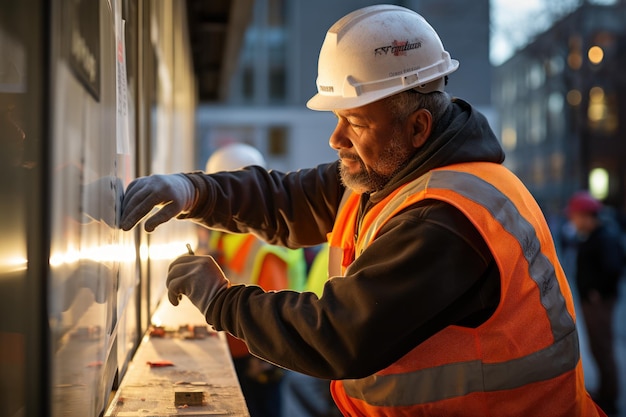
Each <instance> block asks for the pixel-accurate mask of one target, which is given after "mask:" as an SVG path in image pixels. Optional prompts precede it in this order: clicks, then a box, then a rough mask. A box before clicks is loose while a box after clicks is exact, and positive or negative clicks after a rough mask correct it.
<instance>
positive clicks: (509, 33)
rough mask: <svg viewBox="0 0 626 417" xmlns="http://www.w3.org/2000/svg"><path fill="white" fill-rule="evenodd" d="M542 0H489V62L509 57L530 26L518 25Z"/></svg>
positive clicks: (541, 3)
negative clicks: (490, 31)
mask: <svg viewBox="0 0 626 417" xmlns="http://www.w3.org/2000/svg"><path fill="white" fill-rule="evenodd" d="M557 1H558V0H557ZM543 2H544V0H522V1H516V0H491V13H492V15H491V19H492V23H491V30H492V35H491V62H492V63H493V64H494V65H498V64H500V63H502V62H504V61H506V59H507V58H509V57H510V56H511V55H512V54H513V52H514V51H515V49H516V44H517V43H518V42H520V40H518V38H520V39H526V38H527V36H528V35H527V33H528V30H529V29H530V28H527V27H525V25H522V27H519V24H520V22H524V21H525V20H526V19H527V18H528V16H530V15H533V14H536V13H537V11H538V10H541V8H542V7H543Z"/></svg>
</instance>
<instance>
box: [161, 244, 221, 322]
mask: <svg viewBox="0 0 626 417" xmlns="http://www.w3.org/2000/svg"><path fill="white" fill-rule="evenodd" d="M166 284H167V297H168V298H169V300H170V303H172V304H173V305H175V306H177V305H178V302H179V300H180V297H181V296H182V295H186V296H187V298H189V300H190V301H191V302H192V303H193V305H195V306H196V307H197V308H198V310H200V311H201V312H202V314H204V315H205V316H206V312H207V310H208V309H209V306H210V305H211V302H213V299H214V298H215V296H216V295H217V294H218V293H219V292H221V291H223V290H224V289H226V288H228V287H229V286H230V281H228V279H226V277H225V276H224V273H223V272H222V269H221V268H220V267H219V265H218V264H217V262H215V259H213V257H211V256H196V255H183V256H181V257H179V258H177V259H175V260H174V261H173V262H172V263H171V264H170V268H169V271H168V273H167V281H166Z"/></svg>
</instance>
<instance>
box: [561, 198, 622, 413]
mask: <svg viewBox="0 0 626 417" xmlns="http://www.w3.org/2000/svg"><path fill="white" fill-rule="evenodd" d="M601 211H602V203H601V202H600V201H598V200H597V199H595V198H594V197H593V196H592V195H591V194H589V193H588V192H587V191H579V192H576V193H574V194H573V195H572V197H571V198H570V200H569V202H568V205H567V208H566V213H567V216H568V218H569V220H570V222H571V223H572V224H573V225H574V227H575V228H576V231H577V233H578V238H579V240H580V243H579V246H578V254H577V257H576V287H577V288H578V293H579V296H580V305H581V307H582V312H583V318H584V322H585V324H586V328H587V333H588V337H589V347H590V349H591V353H592V355H593V358H594V359H595V362H596V364H597V366H598V373H599V376H600V384H599V387H598V389H597V391H596V393H595V395H593V397H594V399H595V400H596V402H597V403H598V405H600V406H601V407H602V409H603V410H605V412H606V413H607V414H608V415H609V416H610V415H612V414H617V405H616V402H617V393H618V376H617V366H616V363H615V354H614V348H613V340H614V338H613V311H614V307H615V302H616V300H617V295H618V289H617V287H618V281H619V279H620V276H621V273H622V267H623V259H624V252H623V249H622V246H621V241H620V238H619V233H617V232H616V230H615V228H613V227H609V225H607V224H606V223H605V222H603V221H602V219H601V216H600V213H601Z"/></svg>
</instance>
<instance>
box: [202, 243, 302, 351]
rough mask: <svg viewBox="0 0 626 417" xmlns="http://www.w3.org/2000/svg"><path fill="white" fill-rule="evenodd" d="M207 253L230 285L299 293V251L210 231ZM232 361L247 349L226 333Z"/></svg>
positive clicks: (242, 343) (300, 284)
mask: <svg viewBox="0 0 626 417" xmlns="http://www.w3.org/2000/svg"><path fill="white" fill-rule="evenodd" d="M208 246H209V252H210V253H214V254H216V260H217V262H218V264H219V265H220V267H221V268H222V269H223V270H224V274H225V275H226V277H227V278H228V279H229V280H230V281H231V282H232V283H233V284H254V285H258V286H260V287H261V288H263V289H264V290H266V291H271V290H284V289H292V290H296V291H301V290H303V289H304V286H305V281H306V262H305V259H304V252H303V250H302V249H287V248H283V247H279V246H274V245H269V244H267V243H265V242H263V241H261V240H260V239H259V238H257V237H256V236H254V235H252V234H235V233H223V232H219V231H213V232H212V233H211V236H210V239H209V245H208ZM226 340H227V342H228V347H229V349H230V353H231V355H232V356H233V357H234V358H241V357H246V356H248V355H249V352H248V346H247V345H246V344H245V343H244V342H243V341H242V340H240V339H237V338H235V337H234V336H231V335H230V334H228V333H227V334H226Z"/></svg>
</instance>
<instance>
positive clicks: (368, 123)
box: [329, 100, 415, 193]
mask: <svg viewBox="0 0 626 417" xmlns="http://www.w3.org/2000/svg"><path fill="white" fill-rule="evenodd" d="M334 113H335V115H336V116H337V119H338V120H337V127H336V128H335V131H334V132H333V134H332V135H331V137H330V140H329V143H330V146H331V147H332V148H333V149H335V150H337V152H338V154H339V159H340V160H341V165H340V170H341V171H340V172H341V179H342V181H343V183H344V184H345V185H346V187H348V188H350V189H352V190H353V191H355V192H357V193H365V192H374V191H377V190H380V189H381V188H382V187H383V186H384V185H385V184H387V182H388V181H389V180H390V179H391V177H392V176H393V175H394V174H395V173H396V172H398V171H399V170H400V169H401V168H403V167H404V166H405V165H406V163H407V161H408V160H409V158H410V157H411V155H412V154H413V153H414V152H415V147H414V146H413V144H412V135H411V133H412V127H411V126H410V124H409V123H408V122H407V121H406V120H404V121H399V120H397V118H396V117H394V116H393V114H392V113H391V111H390V110H389V109H388V106H387V105H386V103H385V100H380V101H376V102H374V103H371V104H367V105H365V106H362V107H357V108H354V109H348V110H336V111H334Z"/></svg>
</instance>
